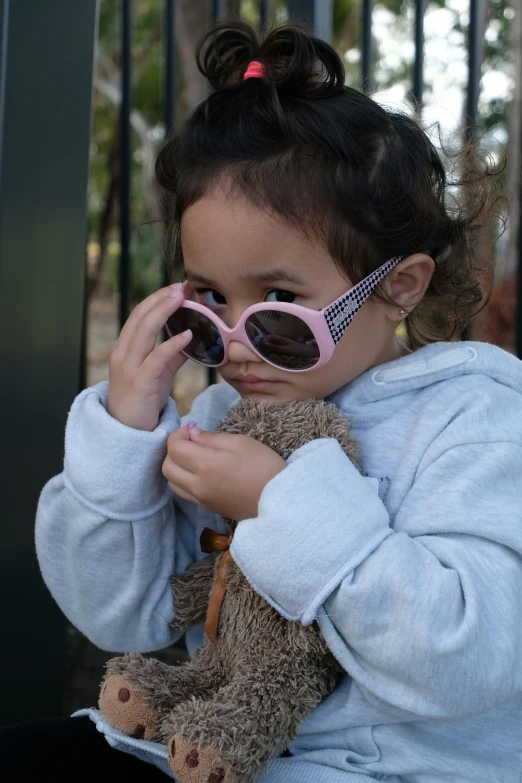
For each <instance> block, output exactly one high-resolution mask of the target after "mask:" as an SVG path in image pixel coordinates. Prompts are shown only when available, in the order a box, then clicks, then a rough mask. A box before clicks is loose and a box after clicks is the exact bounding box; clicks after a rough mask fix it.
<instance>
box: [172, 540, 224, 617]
mask: <svg viewBox="0 0 522 783" xmlns="http://www.w3.org/2000/svg"><path fill="white" fill-rule="evenodd" d="M217 555H218V553H217V552H213V553H212V554H210V555H208V556H207V557H204V558H203V559H202V560H199V561H198V562H197V563H193V564H192V565H191V566H189V568H187V570H186V571H185V573H184V574H182V575H181V576H173V577H171V580H170V581H171V584H172V597H173V599H174V620H173V622H172V623H171V625H172V627H173V628H176V629H178V630H183V629H185V628H187V627H188V626H190V625H198V624H199V623H202V622H203V621H204V620H205V618H206V615H207V610H208V605H209V601H210V594H211V592H212V587H213V585H214V573H215V563H216V557H217Z"/></svg>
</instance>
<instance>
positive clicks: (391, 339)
mask: <svg viewBox="0 0 522 783" xmlns="http://www.w3.org/2000/svg"><path fill="white" fill-rule="evenodd" d="M181 242H182V248H183V257H184V262H185V270H186V275H187V280H188V282H189V283H190V285H191V286H192V288H193V289H194V291H195V297H194V298H195V300H196V301H198V302H200V303H201V304H204V305H205V306H207V307H209V308H211V309H212V310H214V311H215V312H216V314H217V315H218V316H219V317H220V318H221V319H222V320H223V321H224V322H225V323H226V324H227V326H230V327H232V326H234V325H235V324H236V323H237V322H238V320H239V318H240V316H241V315H242V313H243V312H244V310H246V308H247V307H250V305H253V304H257V303H258V302H294V303H295V304H299V305H302V306H304V307H310V308H312V309H314V310H319V309H321V308H322V307H325V306H326V305H329V304H331V302H333V301H334V300H335V299H337V298H338V297H339V296H341V295H342V294H344V293H345V292H346V291H347V290H348V289H349V288H351V287H352V285H353V283H352V282H351V281H350V280H348V279H347V278H346V277H343V276H342V275H341V273H340V272H339V270H338V268H337V266H336V265H335V262H334V261H333V259H332V257H331V256H330V255H329V254H328V251H327V250H326V249H325V248H324V247H322V246H320V245H319V244H315V243H311V242H310V240H309V239H308V238H307V237H305V236H304V234H301V233H299V232H298V231H296V230H295V229H294V228H293V227H292V226H290V225H288V224H287V223H285V222H283V221H282V220H281V218H279V217H278V216H276V215H270V214H268V213H267V212H263V211H261V210H259V209H256V208H255V207H253V206H252V205H249V204H248V203H247V202H246V201H245V200H244V199H242V198H240V197H239V196H235V197H232V196H230V195H227V194H226V193H225V191H223V190H222V189H220V188H216V189H215V190H214V191H212V192H211V193H210V194H209V195H207V196H204V197H203V198H201V199H200V200H199V201H197V202H196V203H195V204H193V205H192V206H190V207H189V208H188V209H186V210H185V212H184V213H183V216H182V220H181ZM395 310H396V311H397V308H395ZM387 311H388V315H387ZM389 311H390V309H389V308H386V307H385V306H384V305H383V304H379V303H374V302H372V301H370V300H367V301H366V302H365V303H364V305H363V306H362V307H361V309H360V310H359V312H358V313H357V315H356V316H355V318H354V320H353V321H352V323H351V324H350V326H349V327H348V329H347V331H346V332H345V334H344V336H343V337H342V339H341V341H340V343H339V344H338V346H337V348H336V349H335V351H334V353H333V355H332V358H331V359H330V361H329V362H327V364H325V365H323V366H322V367H320V368H319V369H317V370H309V371H307V372H285V370H282V369H279V368H277V367H273V366H272V365H270V364H267V363H266V362H265V361H263V359H261V357H259V356H258V355H257V354H256V353H254V352H253V351H252V350H250V348H249V347H247V346H246V345H243V344H242V343H239V342H235V341H233V342H231V343H230V345H229V361H228V362H227V363H226V364H224V365H223V366H222V367H220V368H219V372H220V373H221V375H222V376H223V378H224V379H225V380H226V381H227V382H228V383H229V384H230V385H231V386H233V387H234V388H235V389H236V390H237V391H238V392H239V393H240V394H241V396H242V397H251V398H253V399H256V400H261V399H266V400H272V401H278V402H286V401H293V400H300V399H305V398H307V397H314V398H316V399H323V398H324V397H327V396H328V395H329V394H332V392H334V391H336V389H339V388H340V387H341V386H344V385H345V384H346V383H348V382H349V381H351V380H353V379H354V378H356V377H357V376H358V375H360V374H361V373H363V372H365V370H368V369H369V368H371V367H375V366H377V365H379V364H382V363H383V362H387V361H391V360H392V359H396V358H398V357H399V356H402V355H404V354H406V353H408V350H407V348H406V347H405V346H404V345H403V344H402V343H400V342H399V340H398V339H397V338H396V334H395V327H396V325H397V324H396V319H395V320H393V319H391V318H390V317H389Z"/></svg>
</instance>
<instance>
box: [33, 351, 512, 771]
mask: <svg viewBox="0 0 522 783" xmlns="http://www.w3.org/2000/svg"><path fill="white" fill-rule="evenodd" d="M107 388H108V384H107V382H103V383H100V384H98V385H96V386H94V387H92V388H89V389H86V390H85V391H83V392H82V393H81V394H80V395H79V396H78V397H77V398H76V400H75V401H74V403H73V405H72V408H71V411H70V414H69V418H68V423H67V430H66V435H65V465H64V472H63V473H62V474H60V475H59V476H56V477H55V478H53V479H51V480H50V481H49V482H48V484H47V485H46V486H45V488H44V489H43V491H42V494H41V498H40V502H39V506H38V514H37V520H36V545H37V552H38V558H39V562H40V567H41V569H42V573H43V577H44V579H45V581H46V583H47V585H48V587H49V589H50V591H51V593H52V594H53V596H54V597H55V599H56V601H57V602H58V604H59V605H60V606H61V608H62V610H63V611H64V613H65V614H66V615H67V617H68V618H69V620H70V621H71V622H72V623H73V624H74V625H76V626H77V627H78V628H79V629H80V630H81V631H82V632H83V633H84V634H86V636H88V637H89V638H90V639H91V640H92V641H93V642H94V643H95V644H96V645H98V646H99V647H102V648H103V649H105V650H114V651H120V652H123V651H142V652H143V651H152V650H157V649H160V648H163V647H166V646H167V645H169V644H171V643H172V642H174V641H175V640H176V639H177V637H178V633H177V632H175V631H173V630H172V629H171V628H170V626H169V622H171V621H172V619H173V608H172V597H171V590H170V584H169V577H170V575H171V574H172V573H181V572H183V571H184V570H185V569H186V568H187V566H188V565H189V564H190V563H191V562H193V561H194V560H195V559H197V558H200V557H203V555H202V553H201V552H200V551H199V546H198V541H199V536H200V533H201V531H202V529H203V528H204V527H205V526H214V527H216V528H218V529H219V530H221V531H223V530H224V528H223V526H222V523H221V522H220V520H219V518H218V517H216V516H215V515H214V514H211V513H210V512H206V511H204V510H202V509H200V508H198V507H195V506H194V505H192V504H190V503H187V502H184V501H180V500H179V498H177V497H175V496H173V495H172V493H171V492H170V490H169V489H168V487H167V482H166V480H165V479H164V477H163V476H162V473H161V466H162V462H163V460H164V457H165V454H166V441H167V437H168V435H169V433H170V432H172V430H174V429H175V428H177V427H178V426H179V422H180V419H179V416H178V414H177V412H176V409H175V406H174V403H173V402H172V401H169V404H168V405H167V407H166V409H165V410H164V412H163V413H162V417H161V420H160V423H159V425H158V427H157V428H156V430H155V431H154V432H141V431H137V430H133V429H131V428H129V427H126V426H125V425H123V424H121V423H119V422H118V421H116V420H114V419H113V418H112V417H111V416H110V415H109V414H108V413H107V411H106V404H107ZM237 399H238V395H237V393H236V392H235V391H234V390H233V389H232V388H231V387H229V386H228V385H226V384H219V385H217V386H213V387H211V388H209V389H208V390H207V391H205V392H204V393H203V394H202V395H201V396H200V397H199V398H198V399H197V400H196V401H195V403H194V406H193V408H192V410H191V412H190V414H189V416H190V418H191V419H195V420H196V421H197V423H198V425H199V426H200V427H201V428H203V429H209V430H212V429H214V428H215V426H216V424H217V423H218V421H219V420H220V419H221V418H222V417H223V415H224V414H225V412H226V410H227V409H228V408H229V407H230V405H232V404H233V403H234V402H236V401H237ZM330 400H331V401H333V402H335V403H336V404H337V405H338V406H339V407H340V408H341V409H342V411H343V412H344V413H345V414H346V415H347V416H353V417H355V424H354V426H353V430H352V431H353V433H354V435H355V436H356V437H357V438H358V440H359V442H360V445H361V454H360V456H361V464H362V473H363V474H364V475H361V473H359V472H358V471H357V470H356V468H355V467H354V466H353V465H352V464H351V463H350V462H349V460H348V459H347V457H346V456H345V455H344V454H343V452H342V451H341V448H340V447H339V445H338V444H337V442H336V441H334V440H330V439H325V440H316V441H312V442H311V443H309V444H307V445H306V446H304V447H303V448H301V449H299V450H298V451H296V452H295V453H294V454H293V455H292V456H291V457H290V459H289V460H288V464H287V468H286V469H285V470H284V471H282V472H281V473H280V474H278V475H277V476H276V477H275V478H274V479H273V480H272V481H271V482H270V483H269V484H268V485H267V486H266V487H265V489H264V491H263V493H262V495H261V499H260V502H259V510H258V516H257V517H256V518H253V519H247V520H244V521H243V522H241V524H240V525H239V527H238V529H237V531H236V534H235V537H234V542H233V545H232V549H231V554H232V556H233V558H234V560H235V561H236V562H237V563H238V565H239V567H240V568H241V569H242V570H243V572H244V573H245V575H246V577H247V578H248V580H249V581H250V582H251V584H252V585H253V587H254V588H255V589H256V590H257V591H258V592H259V593H260V594H261V595H263V596H264V597H265V598H266V600H267V601H268V602H269V603H270V604H272V606H274V607H275V608H276V609H277V610H278V611H279V612H281V614H282V615H283V616H285V617H287V618H289V619H293V620H295V619H299V620H301V621H302V622H303V623H311V622H312V621H313V620H314V619H317V621H318V623H319V625H320V627H321V630H322V632H323V634H324V636H325V639H326V641H327V643H328V645H329V646H330V647H331V649H332V651H333V652H334V653H335V655H336V656H337V657H338V659H339V661H340V662H341V663H342V665H343V666H344V668H345V670H346V676H345V677H344V679H342V680H341V682H340V684H339V685H338V686H337V688H336V689H335V691H334V692H333V694H332V695H331V696H329V697H328V698H327V699H326V700H325V701H324V702H323V703H322V704H320V705H319V706H318V707H317V708H316V709H315V710H314V711H313V712H312V714H311V715H310V716H309V717H308V718H307V720H306V721H305V722H304V724H303V725H302V727H301V730H300V732H299V734H298V736H297V738H296V739H295V741H294V742H293V744H292V746H291V748H290V750H291V751H292V753H293V754H294V755H293V757H291V758H279V759H275V760H274V761H273V762H271V764H270V765H269V768H268V771H267V772H265V773H263V774H262V775H261V776H260V777H259V778H258V782H259V783H368V781H372V780H374V781H387V783H447V782H451V783H464V782H465V783H497V781H498V782H499V783H521V781H522V362H520V361H519V360H518V359H516V358H515V357H513V356H511V355H510V354H509V353H507V352H505V351H502V350H501V349H499V348H496V347H494V346H492V345H488V344H484V343H477V342H461V343H438V344H434V345H430V346H426V347H425V348H422V349H420V350H418V351H416V352H415V353H413V354H411V355H409V356H406V357H403V358H400V359H397V360H395V361H393V362H390V363H388V364H384V365H381V366H379V367H377V368H373V369H372V370H368V371H367V372H365V373H364V374H362V375H361V376H359V377H358V378H356V379H355V380H354V381H352V382H351V383H349V384H348V385H347V386H345V387H343V388H342V389H340V390H339V391H337V392H336V393H335V394H333V395H332V397H331V398H330ZM201 640H202V629H201V628H197V629H194V630H192V631H191V632H190V633H189V634H188V645H189V649H191V650H193V649H194V648H195V647H196V646H197V645H198V644H200V643H201ZM87 712H88V713H89V714H90V715H91V717H92V719H93V720H95V721H96V722H97V723H98V726H99V728H100V730H102V731H104V732H105V734H106V736H107V739H108V741H109V742H110V743H111V744H112V745H114V746H115V747H119V748H121V749H122V750H125V751H127V752H130V753H134V754H136V755H139V756H140V757H142V758H146V759H147V760H149V761H151V762H152V763H155V764H156V765H157V766H159V767H160V768H162V769H164V770H165V772H166V773H167V774H170V772H169V771H168V766H167V763H166V752H165V749H164V748H163V747H162V746H161V745H158V744H155V743H149V742H145V741H140V740H134V739H131V738H127V737H125V736H124V735H123V734H120V733H119V732H117V731H115V730H113V729H111V728H110V727H109V726H108V725H107V724H105V722H104V721H103V719H102V717H101V715H100V714H99V713H98V712H97V711H96V710H88V711H87Z"/></svg>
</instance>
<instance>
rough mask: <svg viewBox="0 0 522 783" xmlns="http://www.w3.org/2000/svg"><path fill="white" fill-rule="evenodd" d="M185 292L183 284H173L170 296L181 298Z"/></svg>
mask: <svg viewBox="0 0 522 783" xmlns="http://www.w3.org/2000/svg"><path fill="white" fill-rule="evenodd" d="M182 291H183V283H173V284H172V285H171V286H170V296H179V294H180V293H181V292H182Z"/></svg>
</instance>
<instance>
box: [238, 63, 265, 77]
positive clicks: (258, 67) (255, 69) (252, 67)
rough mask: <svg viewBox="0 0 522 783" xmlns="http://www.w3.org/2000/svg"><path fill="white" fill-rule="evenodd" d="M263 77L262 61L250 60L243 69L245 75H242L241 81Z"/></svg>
mask: <svg viewBox="0 0 522 783" xmlns="http://www.w3.org/2000/svg"><path fill="white" fill-rule="evenodd" d="M264 78H265V66H264V65H263V63H260V62H259V60H252V62H250V63H249V64H248V68H247V69H246V71H245V75H244V76H243V81H244V80H245V79H264Z"/></svg>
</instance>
